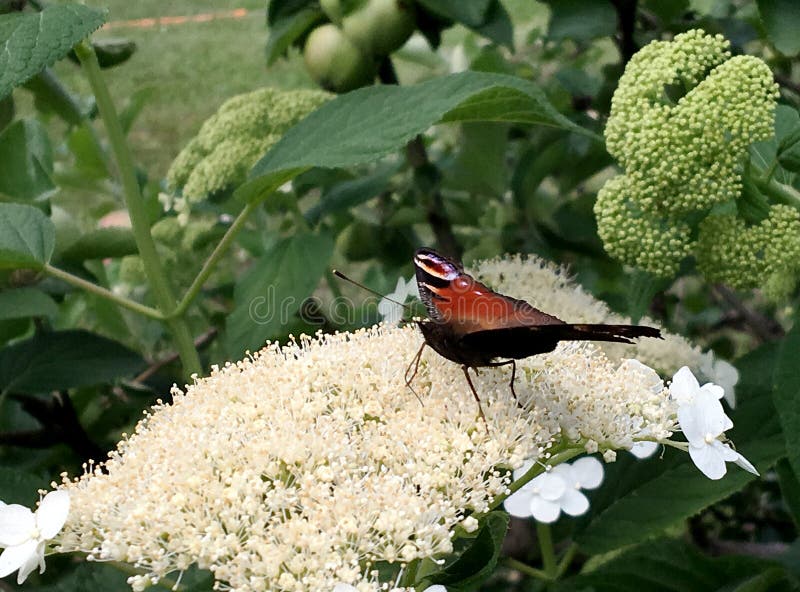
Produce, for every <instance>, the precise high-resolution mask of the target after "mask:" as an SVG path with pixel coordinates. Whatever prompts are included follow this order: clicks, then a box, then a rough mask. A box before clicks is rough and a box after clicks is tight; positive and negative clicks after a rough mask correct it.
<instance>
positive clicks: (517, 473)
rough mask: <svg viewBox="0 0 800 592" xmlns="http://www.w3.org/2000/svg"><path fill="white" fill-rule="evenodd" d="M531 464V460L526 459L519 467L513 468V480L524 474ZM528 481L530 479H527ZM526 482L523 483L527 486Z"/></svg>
mask: <svg viewBox="0 0 800 592" xmlns="http://www.w3.org/2000/svg"><path fill="white" fill-rule="evenodd" d="M532 466H533V461H532V460H526V461H525V462H524V463H522V466H521V467H520V468H518V469H514V481H516V480H517V479H519V478H520V477H522V476H524V475H525V473H527V472H528V471H530V470H531V467H532ZM528 483H530V481H528ZM528 483H526V484H525V485H526V486H527V484H528Z"/></svg>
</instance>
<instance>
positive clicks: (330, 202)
mask: <svg viewBox="0 0 800 592" xmlns="http://www.w3.org/2000/svg"><path fill="white" fill-rule="evenodd" d="M399 169H400V167H399V165H398V164H391V165H389V166H385V167H381V168H379V169H377V170H376V171H374V172H373V173H370V174H369V175H364V176H362V177H358V178H356V179H352V180H350V181H344V182H341V183H338V184H336V185H334V186H333V187H332V188H331V189H330V191H327V192H325V193H323V194H322V196H321V197H320V200H319V202H317V203H316V204H314V205H313V206H312V207H311V208H309V210H308V211H307V212H306V214H305V217H306V220H308V222H309V224H312V225H313V224H316V223H317V222H319V221H320V220H321V219H322V218H324V217H325V216H327V215H328V214H332V213H334V212H339V211H342V210H346V209H349V208H352V207H355V206H357V205H359V204H362V203H364V202H366V201H369V200H370V199H372V198H373V197H376V196H378V195H380V194H381V193H382V192H384V191H386V190H387V189H388V187H389V181H390V179H391V178H392V175H394V174H395V173H396V172H397V171H398V170H399Z"/></svg>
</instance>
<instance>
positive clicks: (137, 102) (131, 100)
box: [119, 86, 156, 134]
mask: <svg viewBox="0 0 800 592" xmlns="http://www.w3.org/2000/svg"><path fill="white" fill-rule="evenodd" d="M155 91H156V87H154V86H143V87H142V88H137V89H136V90H135V91H133V92H132V93H131V94H130V96H129V97H128V100H127V101H126V103H125V106H124V107H123V108H122V110H121V111H120V113H119V122H120V123H121V124H122V129H123V131H124V132H125V133H126V134H127V133H128V132H130V131H131V127H133V122H134V121H136V118H137V117H139V113H141V112H142V109H144V106H145V105H146V104H147V102H148V101H149V100H150V99H151V98H153V95H155Z"/></svg>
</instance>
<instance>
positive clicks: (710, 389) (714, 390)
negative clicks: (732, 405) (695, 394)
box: [700, 382, 725, 399]
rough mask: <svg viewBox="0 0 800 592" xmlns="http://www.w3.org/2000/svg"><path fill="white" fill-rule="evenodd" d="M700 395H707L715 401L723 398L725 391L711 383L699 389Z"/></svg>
mask: <svg viewBox="0 0 800 592" xmlns="http://www.w3.org/2000/svg"><path fill="white" fill-rule="evenodd" d="M700 392H701V393H709V394H710V395H711V396H713V397H714V398H715V399H721V398H722V397H724V396H725V389H724V388H722V387H721V386H719V385H718V384H714V383H713V382H707V383H706V384H704V385H703V386H701V387H700Z"/></svg>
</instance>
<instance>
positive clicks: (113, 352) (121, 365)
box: [0, 330, 145, 393]
mask: <svg viewBox="0 0 800 592" xmlns="http://www.w3.org/2000/svg"><path fill="white" fill-rule="evenodd" d="M144 365H145V363H144V360H143V359H142V357H141V356H140V355H139V354H137V353H136V352H134V351H132V350H130V349H128V348H127V347H125V346H123V345H121V344H120V343H118V342H116V341H112V340H111V339H108V338H106V337H102V336H100V335H95V334H93V333H89V332H88V331H83V330H70V331H55V332H51V333H39V334H37V335H35V336H34V337H32V338H31V339H28V340H27V341H22V342H19V343H15V344H13V345H10V346H8V347H6V348H4V349H2V350H0V391H3V390H13V391H19V392H23V393H41V392H49V391H54V390H61V389H68V388H75V387H80V386H91V385H94V384H103V383H108V382H112V381H114V380H116V379H118V378H123V377H127V376H131V375H133V374H135V373H136V372H138V371H140V370H141V369H142V368H143V367H144Z"/></svg>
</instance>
